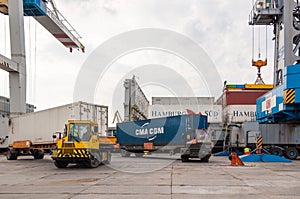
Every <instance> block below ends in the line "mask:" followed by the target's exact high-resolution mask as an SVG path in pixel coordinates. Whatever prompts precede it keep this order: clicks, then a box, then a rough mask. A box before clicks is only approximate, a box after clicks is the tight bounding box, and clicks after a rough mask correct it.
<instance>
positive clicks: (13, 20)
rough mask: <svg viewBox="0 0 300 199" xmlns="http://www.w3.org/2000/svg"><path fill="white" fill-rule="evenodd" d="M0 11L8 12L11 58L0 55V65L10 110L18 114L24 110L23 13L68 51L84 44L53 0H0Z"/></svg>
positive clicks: (24, 55) (82, 48)
mask: <svg viewBox="0 0 300 199" xmlns="http://www.w3.org/2000/svg"><path fill="white" fill-rule="evenodd" d="M50 8H52V9H50ZM0 12H1V13H3V14H5V15H9V27H10V40H11V42H10V44H11V59H9V58H7V57H5V56H3V55H0V68H1V69H3V70H5V71H7V72H9V85H10V113H11V114H12V115H14V114H21V113H25V112H26V53H25V36H24V16H32V17H33V18H34V19H35V20H37V21H38V22H39V23H40V24H41V25H42V26H44V27H45V28H46V29H47V30H48V31H49V32H50V33H51V34H52V35H53V36H54V37H55V38H57V39H58V40H59V41H60V42H61V43H62V44H63V45H64V46H66V47H67V48H69V49H70V51H72V49H73V48H75V49H81V50H82V51H83V52H84V46H83V45H82V43H81V42H80V41H79V39H80V38H81V37H80V35H79V34H78V33H77V32H76V31H75V29H74V28H73V27H72V26H71V25H70V24H69V23H68V22H67V20H66V19H65V18H64V17H63V16H62V14H61V13H60V12H59V11H58V10H57V9H56V6H55V4H54V1H53V0H0Z"/></svg>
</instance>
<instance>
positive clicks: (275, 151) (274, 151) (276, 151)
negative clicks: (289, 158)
mask: <svg viewBox="0 0 300 199" xmlns="http://www.w3.org/2000/svg"><path fill="white" fill-rule="evenodd" d="M269 152H270V153H271V154H272V155H277V156H282V154H283V152H282V150H281V149H280V148H277V147H273V148H271V149H270V150H269Z"/></svg>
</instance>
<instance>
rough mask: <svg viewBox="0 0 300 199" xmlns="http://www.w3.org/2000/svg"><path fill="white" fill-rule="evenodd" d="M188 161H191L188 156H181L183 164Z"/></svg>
mask: <svg viewBox="0 0 300 199" xmlns="http://www.w3.org/2000/svg"><path fill="white" fill-rule="evenodd" d="M188 161H189V156H187V155H182V156H181V162H188Z"/></svg>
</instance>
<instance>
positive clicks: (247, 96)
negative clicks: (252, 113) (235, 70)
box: [217, 90, 268, 107]
mask: <svg viewBox="0 0 300 199" xmlns="http://www.w3.org/2000/svg"><path fill="white" fill-rule="evenodd" d="M266 92H268V90H256V91H253V90H250V91H246V90H243V91H225V92H224V93H223V94H222V95H221V97H220V98H219V99H218V101H217V104H221V105H222V106H223V107H224V106H228V105H255V104H256V99H257V98H258V97H260V96H262V95H264V94H265V93H266Z"/></svg>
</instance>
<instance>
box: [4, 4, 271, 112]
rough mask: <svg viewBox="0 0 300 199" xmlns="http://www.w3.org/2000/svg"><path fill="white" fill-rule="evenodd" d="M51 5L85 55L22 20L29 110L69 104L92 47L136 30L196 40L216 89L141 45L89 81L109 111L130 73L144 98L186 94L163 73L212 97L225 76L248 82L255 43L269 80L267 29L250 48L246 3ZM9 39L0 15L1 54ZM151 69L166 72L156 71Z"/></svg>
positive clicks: (179, 62) (181, 63)
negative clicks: (209, 64) (212, 69)
mask: <svg viewBox="0 0 300 199" xmlns="http://www.w3.org/2000/svg"><path fill="white" fill-rule="evenodd" d="M55 3H56V5H57V8H58V10H59V11H60V12H61V13H62V14H63V15H64V17H65V18H66V19H67V20H68V21H69V22H70V24H72V26H73V27H74V28H75V29H76V30H77V32H78V33H79V34H80V35H81V37H82V39H81V42H82V43H83V44H84V45H85V53H82V52H81V51H77V50H73V52H72V53H70V52H69V49H67V48H65V47H64V46H63V45H62V44H61V43H59V42H58V41H57V40H56V39H55V38H54V37H53V36H52V35H51V34H50V33H49V32H47V30H45V29H44V28H43V27H42V26H41V25H40V24H38V23H37V22H36V21H35V20H34V19H33V18H31V17H25V35H26V57H27V103H31V104H34V105H35V106H36V107H37V110H42V109H46V108H50V107H55V106H58V105H63V104H68V103H72V102H73V100H74V87H75V85H76V81H77V79H78V75H80V71H81V69H82V67H83V65H84V64H87V63H89V62H88V60H90V61H91V57H92V55H93V53H94V54H95V51H97V49H98V50H99V46H101V45H102V44H104V43H105V42H107V41H109V40H110V39H111V38H118V35H120V34H122V33H125V32H128V31H133V30H138V29H142V28H152V29H163V30H168V31H172V32H176V33H178V34H180V35H183V36H185V37H186V38H189V39H191V40H192V41H194V42H195V43H197V44H198V45H199V46H200V47H201V48H202V49H203V50H204V51H205V53H206V54H207V56H208V57H209V58H210V60H211V61H212V63H213V64H214V67H215V68H216V70H217V71H218V73H219V77H220V82H221V85H219V87H220V92H219V94H218V93H213V94H212V93H210V92H209V91H208V90H209V89H207V87H209V85H210V84H213V83H214V82H205V76H206V74H205V73H202V74H201V75H200V76H199V75H195V71H194V70H193V68H192V67H190V65H191V64H190V63H187V62H186V61H185V60H184V59H181V58H180V56H175V55H174V54H171V53H168V52H163V51H159V50H153V49H142V50H139V51H134V52H130V53H127V54H125V55H123V56H121V57H119V58H118V59H116V60H114V61H113V62H112V63H111V65H110V68H109V69H108V72H107V73H106V74H105V75H104V76H103V77H102V78H101V79H99V80H98V81H97V86H96V90H95V93H94V101H93V102H94V103H96V104H103V105H108V106H113V107H112V110H111V111H110V112H111V113H110V114H112V112H114V111H116V110H118V109H122V105H123V100H124V99H123V97H124V95H123V92H124V89H123V81H124V79H125V78H131V77H132V75H136V76H137V81H138V82H139V83H140V84H141V87H142V89H143V90H144V92H145V94H146V96H147V97H148V99H149V100H150V101H151V97H153V96H174V95H175V96H186V95H189V93H186V92H184V91H185V90H186V89H185V88H184V87H182V85H181V84H180V82H179V83H178V82H177V79H176V78H174V77H176V75H175V76H172V75H170V74H173V73H174V74H175V73H176V74H180V76H181V77H183V78H184V79H185V80H186V81H187V84H188V85H189V87H190V88H191V90H192V94H193V95H195V96H209V95H213V97H215V98H216V99H217V98H218V97H219V96H220V95H221V92H222V89H221V88H222V86H223V85H222V82H223V81H225V80H226V81H227V83H229V84H235V83H237V84H245V83H254V81H255V79H256V73H257V70H256V69H255V68H254V67H252V66H251V59H252V58H253V55H254V58H255V59H257V55H258V47H259V46H260V48H261V53H262V58H263V59H264V58H265V57H267V58H268V63H269V64H268V66H267V67H265V68H262V77H263V79H264V81H265V82H266V83H272V76H273V72H272V71H273V70H272V69H273V43H272V40H271V39H272V28H271V27H269V28H267V29H268V30H267V31H268V33H267V34H268V37H267V40H268V44H267V46H266V42H265V39H266V36H265V35H266V33H265V32H266V30H265V27H261V28H255V29H254V32H255V36H254V40H255V42H254V48H253V47H252V45H253V42H252V40H253V37H252V31H253V28H252V27H251V26H249V25H248V19H249V13H250V11H251V8H252V0H243V1H241V0H226V1H224V0H172V1H170V0H126V1H121V0H64V1H59V0H56V1H55ZM258 34H260V35H261V36H260V45H259V44H258V43H259V40H258V38H259V37H258ZM9 42H10V38H9V24H8V17H7V16H4V15H0V54H2V55H5V56H7V57H10V47H9V45H10V44H9ZM116 48H118V47H116ZM266 48H267V49H268V50H267V55H266ZM253 51H254V53H253ZM92 61H93V62H97V59H92ZM157 66H158V69H157ZM143 67H146V68H147V67H148V68H152V69H153V70H152V71H151V72H149V71H148V72H145V71H146V70H141V68H143ZM159 67H162V68H163V67H164V68H165V69H166V70H163V69H162V71H164V72H161V73H160V72H159V70H160V69H159ZM202 67H204V66H202ZM143 71H144V72H143ZM168 71H172V72H171V73H169V72H168ZM95 72H96V71H95ZM155 72H158V73H155ZM151 75H154V76H155V77H156V78H153V79H160V80H161V79H167V80H168V81H169V84H170V85H177V86H178V87H177V88H178V89H176V88H175V89H176V91H174V88H172V89H171V90H170V89H168V86H164V85H161V84H159V83H157V82H156V80H155V81H154V80H153V81H152V82H150V80H151V78H152V76H151ZM217 76H218V75H216V77H217ZM145 79H147V82H145V81H144V80H145ZM220 82H219V83H218V84H220ZM202 88H206V89H202ZM87 89H88V88H87ZM174 92H175V93H174ZM0 95H2V96H6V97H9V85H8V73H7V72H4V71H0ZM119 111H122V110H119Z"/></svg>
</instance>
